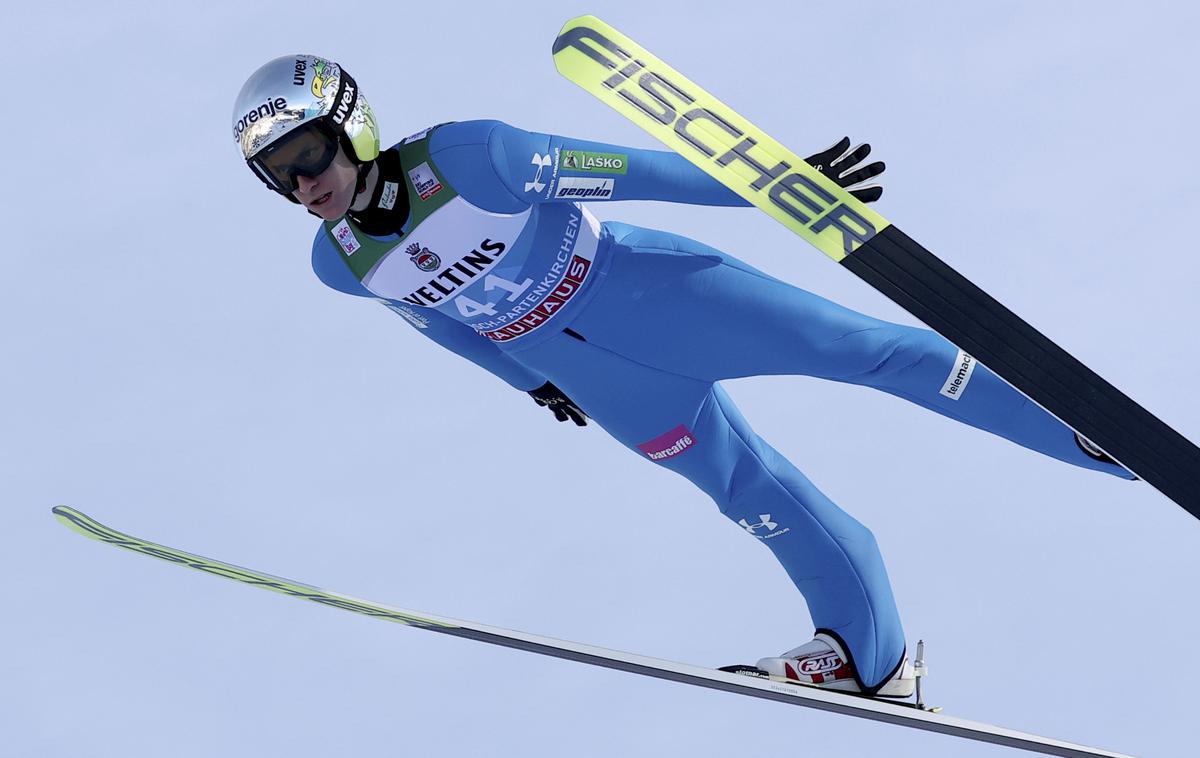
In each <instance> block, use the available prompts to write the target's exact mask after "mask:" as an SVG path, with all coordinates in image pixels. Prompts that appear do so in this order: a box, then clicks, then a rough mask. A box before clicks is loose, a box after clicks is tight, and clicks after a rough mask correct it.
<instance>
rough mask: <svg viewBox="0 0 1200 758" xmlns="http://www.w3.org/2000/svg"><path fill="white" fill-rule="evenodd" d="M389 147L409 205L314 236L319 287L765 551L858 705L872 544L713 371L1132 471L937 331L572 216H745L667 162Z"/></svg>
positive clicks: (614, 152)
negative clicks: (588, 422) (886, 405)
mask: <svg viewBox="0 0 1200 758" xmlns="http://www.w3.org/2000/svg"><path fill="white" fill-rule="evenodd" d="M394 149H395V150H398V155H399V159H398V163H399V165H400V166H401V169H402V170H401V171H400V172H397V173H396V174H395V175H394V176H393V177H392V179H391V180H390V181H388V182H387V183H386V184H385V186H384V190H383V193H382V195H381V200H380V203H381V204H383V203H387V202H392V203H394V202H395V201H396V197H397V195H396V193H405V195H406V197H407V199H408V202H409V207H410V210H409V214H408V220H407V221H406V222H404V224H403V226H402V228H401V229H400V230H399V231H398V232H397V233H395V234H390V235H387V236H371V235H368V234H366V233H365V232H363V230H362V229H361V228H360V227H359V226H358V225H356V224H355V222H354V221H353V220H352V219H351V218H349V217H343V218H342V219H340V220H338V221H336V222H326V223H324V224H322V227H321V229H319V230H318V232H317V235H316V239H315V241H314V244H313V268H314V270H315V271H316V273H317V275H318V276H319V277H320V278H321V280H322V281H324V282H325V283H326V284H327V285H329V286H330V287H333V288H334V289H337V290H340V291H342V292H346V293H349V294H352V295H358V296H361V297H367V298H373V299H375V300H378V301H379V302H381V303H383V304H384V305H385V306H387V307H388V308H390V309H391V310H393V311H395V312H396V313H398V314H399V315H401V316H403V317H404V318H405V319H406V320H408V321H409V322H410V323H411V324H412V325H413V326H415V327H416V328H417V329H419V330H420V331H421V333H422V334H424V335H425V336H427V337H429V338H430V339H432V340H434V341H435V342H437V343H439V344H440V345H442V346H443V347H446V348H448V349H450V350H453V351H454V352H456V353H458V354H459V355H462V356H463V357H465V358H467V359H469V360H471V361H472V362H474V363H476V364H477V365H479V366H481V367H483V368H485V369H487V370H488V371H490V372H491V373H493V374H495V375H496V376H498V377H500V378H501V379H503V380H504V381H506V382H507V383H508V384H510V385H512V386H513V387H515V388H516V389H519V390H524V391H528V390H531V389H534V388H536V387H540V386H541V385H542V384H544V383H545V382H546V381H550V382H553V383H554V384H555V385H556V386H557V387H559V388H560V389H561V390H563V391H564V392H565V394H566V395H567V396H569V397H570V398H571V399H572V400H574V401H575V403H577V404H578V405H579V406H580V407H581V408H582V409H583V410H584V411H585V412H586V413H587V414H588V415H589V416H591V417H592V419H594V420H595V421H596V422H597V423H598V424H599V425H600V426H601V427H603V428H604V429H605V431H607V432H608V433H609V434H610V435H612V436H613V437H614V438H616V439H617V440H618V441H619V442H621V443H622V444H623V445H625V446H626V447H627V448H629V449H630V450H631V451H633V452H634V453H635V454H637V455H639V456H641V457H643V458H646V459H648V460H650V461H652V462H654V463H655V464H657V465H659V466H661V467H663V468H666V469H669V470H671V471H675V472H677V473H679V474H681V475H683V476H685V477H687V478H688V479H689V480H691V481H692V482H693V483H694V484H695V485H696V486H698V487H699V488H700V489H701V490H703V491H704V492H705V493H707V494H708V495H709V496H710V497H711V498H712V499H713V500H714V501H715V502H716V504H717V507H718V508H719V509H720V511H721V512H722V513H723V514H725V515H726V516H728V517H729V518H730V519H731V520H732V521H733V522H734V523H735V524H737V525H738V526H739V528H740V529H741V530H742V531H744V532H746V533H748V534H749V535H752V536H754V537H755V538H757V539H758V540H760V541H761V542H762V543H763V544H764V545H765V546H766V547H767V548H768V549H770V550H771V552H772V553H773V554H774V555H775V557H776V558H777V559H778V560H779V562H780V563H781V564H782V565H783V567H784V569H785V570H786V571H787V573H788V575H789V576H790V577H791V579H792V581H793V582H794V583H795V584H796V586H797V588H799V590H800V592H801V593H802V594H803V595H804V598H805V600H806V601H807V603H808V608H809V610H810V612H811V614H812V618H813V622H814V624H815V625H816V627H817V628H818V629H822V630H827V631H829V632H831V633H832V634H834V635H836V636H837V637H838V638H839V639H840V640H842V641H843V643H844V644H843V646H844V647H845V648H846V649H847V651H848V653H849V654H850V656H851V657H852V659H853V664H854V668H855V669H856V672H857V675H858V677H859V679H860V682H859V683H860V685H861V686H862V687H863V689H864V690H865V691H868V692H870V691H871V688H873V687H874V686H876V685H878V684H879V683H881V682H883V681H886V679H887V678H888V677H889V676H890V675H891V674H892V673H893V672H894V671H895V670H896V668H897V667H898V666H899V665H900V662H901V660H902V658H903V655H904V650H905V639H904V632H903V629H902V627H901V624H900V617H899V613H898V612H897V609H896V603H895V601H894V599H893V596H892V590H891V587H890V584H889V582H888V578H887V572H886V570H885V568H884V563H883V558H882V556H881V555H880V551H879V548H878V547H877V545H876V542H875V538H874V537H873V535H872V534H871V532H870V531H869V530H868V529H867V528H866V527H864V526H863V525H862V524H860V523H859V522H858V521H856V520H855V519H853V518H852V517H850V516H849V515H848V514H846V513H845V512H844V511H842V510H841V509H840V508H839V507H838V506H837V505H835V504H834V503H833V502H832V501H830V500H829V498H827V497H826V496H825V495H824V494H822V493H821V492H820V490H818V489H817V488H816V487H815V486H813V484H812V483H811V482H810V481H809V480H808V479H807V478H806V477H805V476H804V474H802V473H801V472H800V471H799V470H798V469H797V468H796V467H795V466H794V465H792V463H791V462H789V461H788V460H787V459H786V458H785V457H784V456H783V455H782V454H780V453H779V452H778V451H776V450H775V449H774V448H772V447H771V446H770V445H768V444H767V443H766V442H765V441H763V440H762V439H761V438H760V437H759V436H758V435H757V434H755V433H754V430H753V429H752V428H751V427H750V425H749V424H748V423H747V421H746V420H745V418H743V417H742V415H741V413H739V412H738V409H737V408H736V406H735V405H734V404H733V402H732V401H731V400H730V398H729V396H728V395H727V394H726V393H725V391H724V390H723V389H722V388H721V386H720V384H719V382H720V381H721V380H722V379H733V378H738V377H747V376H762V375H782V374H789V375H791V374H796V375H805V376H814V377H821V378H825V379H832V380H835V381H839V382H849V383H853V384H860V385H864V386H868V387H873V388H875V389H879V390H883V391H884V392H888V393H891V394H893V395H896V396H898V397H901V398H904V399H905V400H908V401H910V402H913V403H916V404H918V405H920V406H922V407H925V408H928V409H930V410H932V411H935V412H937V413H940V414H942V415H944V416H949V417H951V418H954V419H957V420H959V421H961V422H963V423H966V424H970V425H972V426H975V427H978V428H980V429H984V430H986V431H989V432H992V433H993V434H997V435H1000V436H1002V437H1005V438H1007V439H1009V440H1012V441H1013V442H1016V443H1018V444H1020V445H1024V446H1025V447H1028V448H1031V449H1033V450H1037V451H1039V452H1041V453H1044V454H1046V455H1049V456H1052V457H1054V458H1058V459H1059V460H1063V461H1066V462H1068V463H1072V464H1074V465H1077V466H1082V467H1085V468H1091V469H1096V470H1099V471H1106V472H1108V473H1111V474H1114V475H1117V476H1121V477H1124V478H1131V475H1130V474H1129V473H1128V472H1126V471H1125V470H1124V469H1122V468H1121V467H1119V466H1116V465H1112V464H1107V463H1103V462H1101V461H1098V460H1095V459H1093V458H1091V457H1089V456H1088V455H1086V454H1085V453H1084V452H1083V451H1082V450H1081V449H1080V448H1079V446H1078V445H1076V443H1075V441H1074V433H1073V432H1072V431H1071V430H1070V429H1069V428H1068V427H1066V426H1065V425H1063V424H1062V423H1060V422H1059V421H1058V420H1057V419H1055V418H1054V417H1052V416H1051V415H1049V414H1048V413H1046V412H1045V411H1044V410H1042V409H1041V408H1040V407H1038V406H1037V405H1035V404H1034V403H1032V402H1030V401H1029V400H1027V399H1026V398H1025V397H1024V396H1023V395H1021V394H1020V393H1018V392H1017V391H1016V390H1014V389H1012V388H1011V387H1009V386H1008V385H1007V384H1006V383H1004V382H1003V381H1001V380H1000V379H999V378H997V377H996V376H995V375H994V374H993V373H992V372H991V371H989V370H988V369H987V368H986V367H984V366H980V365H977V364H976V363H975V362H974V360H973V359H972V358H971V357H970V356H968V355H965V354H964V353H962V352H961V351H960V350H958V349H957V348H955V347H954V346H953V345H951V344H950V343H949V342H947V341H946V340H945V339H943V338H942V337H941V336H939V335H937V334H935V333H934V332H931V331H928V330H924V329H917V328H912V327H908V326H902V325H898V324H892V323H887V322H884V321H880V320H878V319H874V318H871V317H869V316H865V315H863V314H861V313H857V312H855V311H852V310H849V309H847V308H843V307H842V306H839V305H837V304H836V303H833V302H830V301H828V300H825V299H823V298H820V297H818V296H816V295H814V294H811V293H809V292H806V291H804V290H802V289H799V288H797V287H793V286H792V285H789V284H787V283H785V282H782V281H780V280H778V279H775V278H773V277H771V276H769V275H767V274H764V273H763V272H761V271H759V270H757V269H755V268H754V267H752V266H749V265H747V264H746V263H743V262H742V261H740V260H738V259H736V258H734V257H732V256H730V255H728V254H726V253H723V252H721V251H720V250H716V249H714V248H712V247H709V246H707V245H704V244H702V243H700V242H696V241H694V240H691V239H688V238H686V237H681V236H678V235H675V234H670V233H667V232H662V231H655V230H651V229H643V228H639V227H635V226H631V225H628V224H622V223H615V222H605V223H599V222H597V220H596V219H595V218H594V217H593V216H592V215H591V214H590V213H589V212H588V210H587V209H586V207H585V206H583V205H581V204H580V201H587V202H601V201H613V200H662V201H670V202H682V203H694V204H701V205H718V206H748V205H749V204H748V203H746V202H745V201H744V200H742V199H741V198H740V197H738V196H737V195H735V194H734V193H733V192H731V191H730V190H728V189H726V188H725V187H724V186H722V185H721V184H720V183H718V182H717V181H716V180H714V179H712V178H710V177H709V176H708V175H707V174H705V173H704V172H703V171H701V170H700V169H698V168H696V167H694V166H692V165H691V164H690V163H688V162H687V160H686V159H684V158H683V157H681V156H678V155H676V154H674V153H668V152H659V151H650V150H641V149H635V148H629V147H621V146H617V145H610V144H603V143H598V142H589V141H584V140H576V139H571V138H566V137H559V136H552V135H547V134H538V133H532V132H526V131H522V130H520V129H516V128H514V127H511V126H508V125H507V124H503V123H501V122H498V121H469V122H460V123H453V124H446V125H442V126H439V127H434V128H431V129H429V130H426V131H425V132H421V133H419V134H416V135H413V136H412V137H410V138H408V139H407V140H405V141H404V142H403V143H401V144H400V145H398V146H397V147H396V148H394ZM386 179H387V177H384V179H381V181H385V180H386ZM387 207H391V206H390V205H389V206H387Z"/></svg>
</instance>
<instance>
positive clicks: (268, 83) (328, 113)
mask: <svg viewBox="0 0 1200 758" xmlns="http://www.w3.org/2000/svg"><path fill="white" fill-rule="evenodd" d="M233 139H234V141H235V142H237V144H238V147H239V148H240V149H241V151H242V158H244V159H245V161H246V163H247V164H248V165H249V166H250V168H251V169H252V170H253V171H254V173H255V174H256V175H257V176H258V178H259V179H261V180H262V181H263V183H264V184H266V185H267V187H269V188H271V189H273V190H275V191H276V192H278V193H279V194H281V195H284V196H286V197H287V198H288V199H291V200H294V198H292V196H291V193H292V192H294V191H295V190H296V177H297V176H308V177H312V176H316V175H317V174H320V173H321V172H322V171H324V170H325V169H326V168H328V167H329V164H330V163H331V162H332V161H333V159H334V157H335V156H336V155H337V148H338V146H339V145H341V146H343V147H345V149H346V154H347V155H348V156H349V157H350V159H351V160H353V161H355V162H356V163H358V164H360V165H363V164H367V163H370V162H371V161H373V160H374V159H375V158H376V157H378V155H379V127H378V126H377V125H376V123H375V115H374V114H373V113H372V112H371V106H370V105H368V104H367V100H366V98H364V97H363V96H362V93H361V92H359V89H358V84H357V83H356V82H355V81H354V79H353V78H352V77H351V76H350V75H349V74H348V73H346V71H345V70H344V69H342V67H341V66H339V65H338V64H336V63H334V62H333V61H330V60H327V59H325V58H318V57H317V56H315V55H285V56H283V57H282V58H276V59H275V60H273V61H270V62H269V63H267V64H266V65H264V66H263V67H262V68H260V69H258V70H257V71H255V72H254V73H253V74H251V75H250V78H249V79H247V80H246V83H245V84H244V85H242V91H241V92H239V93H238V96H237V100H235V101H234V105H233Z"/></svg>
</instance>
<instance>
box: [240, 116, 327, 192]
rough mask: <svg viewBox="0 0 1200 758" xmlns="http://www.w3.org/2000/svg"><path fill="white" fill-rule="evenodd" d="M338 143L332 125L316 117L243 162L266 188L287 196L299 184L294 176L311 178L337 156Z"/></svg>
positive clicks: (323, 169)
mask: <svg viewBox="0 0 1200 758" xmlns="http://www.w3.org/2000/svg"><path fill="white" fill-rule="evenodd" d="M338 144H339V139H338V132H337V131H336V128H335V127H334V126H333V124H331V123H329V121H328V119H325V118H318V119H315V120H313V121H310V122H309V123H307V124H304V125H303V126H298V127H296V128H295V129H293V130H292V131H290V132H288V133H287V134H285V135H283V136H282V137H280V138H279V139H277V140H276V141H275V142H273V143H271V144H270V145H268V146H267V147H265V148H263V149H262V150H261V151H260V152H258V153H257V154H256V155H255V156H254V157H253V158H250V159H249V160H247V161H246V162H247V163H248V164H250V168H251V169H253V171H254V173H256V174H258V176H259V178H260V179H262V180H263V181H264V182H266V183H267V186H268V187H270V188H271V189H273V190H275V191H276V192H280V193H282V194H285V195H290V194H292V193H293V192H295V191H296V189H297V187H299V183H298V182H297V181H296V179H297V177H301V176H304V177H307V178H309V179H312V178H313V177H315V176H318V175H320V174H321V173H322V172H324V171H325V169H327V168H329V164H331V163H333V159H334V158H335V157H337V151H338Z"/></svg>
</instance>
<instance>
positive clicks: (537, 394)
mask: <svg viewBox="0 0 1200 758" xmlns="http://www.w3.org/2000/svg"><path fill="white" fill-rule="evenodd" d="M529 396H530V397H532V398H533V401H534V402H535V403H537V404H538V405H540V406H542V407H544V408H549V409H550V410H551V411H553V412H554V418H556V419H558V420H559V421H567V420H570V421H574V422H575V425H576V426H587V418H588V415H587V414H586V413H584V412H583V409H581V408H580V407H579V406H578V405H575V403H574V401H572V400H571V398H569V397H567V396H566V395H565V394H563V391H562V390H560V389H559V388H558V387H555V386H554V385H553V384H552V383H550V382H546V383H545V384H543V385H542V386H541V387H538V388H537V389H535V390H529Z"/></svg>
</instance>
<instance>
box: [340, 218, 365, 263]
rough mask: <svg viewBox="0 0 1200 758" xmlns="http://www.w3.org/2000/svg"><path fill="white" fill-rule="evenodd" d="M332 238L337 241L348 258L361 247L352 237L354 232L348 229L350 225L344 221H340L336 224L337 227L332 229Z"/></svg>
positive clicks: (355, 238)
mask: <svg viewBox="0 0 1200 758" xmlns="http://www.w3.org/2000/svg"><path fill="white" fill-rule="evenodd" d="M333 236H334V238H335V239H336V240H337V241H338V244H339V245H341V246H342V250H343V252H345V253H346V255H348V256H349V255H354V251H355V250H358V249H359V248H360V247H362V244H360V243H359V241H358V237H355V236H354V230H353V229H351V228H350V224H349V223H348V222H347V221H346V219H342V220H341V221H339V222H338V223H337V226H335V227H333Z"/></svg>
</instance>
